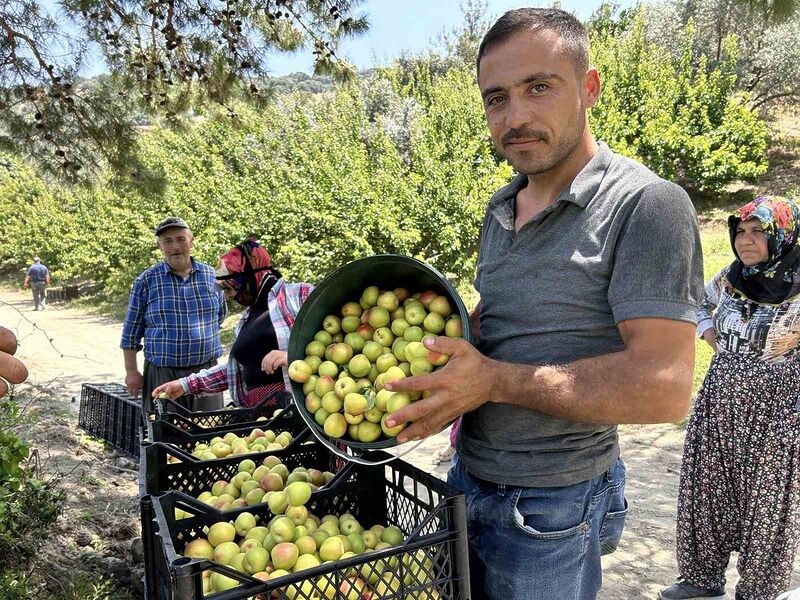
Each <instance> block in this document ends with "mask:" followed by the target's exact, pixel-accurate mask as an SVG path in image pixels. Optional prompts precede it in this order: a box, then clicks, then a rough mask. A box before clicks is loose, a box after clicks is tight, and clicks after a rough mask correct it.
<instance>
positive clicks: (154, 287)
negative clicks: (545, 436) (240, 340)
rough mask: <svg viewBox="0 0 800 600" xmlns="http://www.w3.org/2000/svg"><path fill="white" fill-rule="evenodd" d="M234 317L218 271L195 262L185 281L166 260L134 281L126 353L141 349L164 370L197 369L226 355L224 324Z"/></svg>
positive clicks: (125, 334)
mask: <svg viewBox="0 0 800 600" xmlns="http://www.w3.org/2000/svg"><path fill="white" fill-rule="evenodd" d="M227 314H228V309H227V306H226V304H225V295H224V294H223V293H222V292H221V291H220V290H219V289H218V288H217V287H216V280H215V279H214V270H213V269H212V268H211V267H210V266H208V265H206V264H203V263H201V262H196V261H195V260H194V259H192V270H191V272H190V273H189V276H188V277H187V278H186V279H184V278H183V277H181V276H180V275H178V274H177V273H174V272H173V271H172V269H170V268H169V265H167V263H166V262H161V263H159V264H157V265H155V266H153V267H150V268H149V269H147V270H146V271H144V272H143V273H142V274H141V275H139V277H137V278H136V281H135V282H134V283H133V289H132V290H131V295H130V299H129V300H128V313H127V314H126V315H125V325H124V326H123V328H122V342H121V343H120V348H122V349H123V350H141V349H142V338H144V357H145V359H146V360H148V361H150V362H151V363H152V364H154V365H158V366H161V367H191V366H193V365H199V364H202V363H205V362H208V361H210V360H215V359H217V358H219V357H220V356H222V344H221V342H220V338H219V326H220V325H221V324H222V321H223V320H224V319H225V316H226V315H227Z"/></svg>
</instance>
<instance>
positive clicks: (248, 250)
mask: <svg viewBox="0 0 800 600" xmlns="http://www.w3.org/2000/svg"><path fill="white" fill-rule="evenodd" d="M214 275H215V277H216V279H217V283H218V284H219V286H220V287H222V288H223V289H224V288H227V289H230V290H232V291H233V292H234V296H233V299H234V300H236V301H237V302H239V304H242V305H243V306H250V305H252V304H253V303H254V302H255V301H256V298H258V295H259V293H260V292H261V291H263V290H262V283H265V282H264V278H265V277H269V279H270V281H272V283H274V282H275V281H277V280H278V279H279V278H280V276H281V275H280V272H279V271H278V270H277V269H274V268H273V267H272V259H271V258H270V256H269V252H267V251H266V249H265V248H264V247H263V246H262V245H261V244H259V243H258V242H257V241H256V240H255V238H250V239H248V240H246V241H244V242H242V243H241V244H237V245H236V246H234V247H233V248H231V249H230V250H228V251H227V252H226V253H225V254H223V255H222V256H220V258H219V262H218V263H217V268H216V270H215V273H214ZM266 283H269V281H267V282H266ZM269 287H272V286H271V285H270V286H269Z"/></svg>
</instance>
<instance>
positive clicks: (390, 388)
mask: <svg viewBox="0 0 800 600" xmlns="http://www.w3.org/2000/svg"><path fill="white" fill-rule="evenodd" d="M383 387H384V388H386V389H387V390H389V391H390V392H391V391H392V389H393V388H394V386H393V385H392V384H391V383H384V384H383Z"/></svg>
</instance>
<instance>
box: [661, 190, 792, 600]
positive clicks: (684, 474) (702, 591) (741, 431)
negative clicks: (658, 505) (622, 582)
mask: <svg viewBox="0 0 800 600" xmlns="http://www.w3.org/2000/svg"><path fill="white" fill-rule="evenodd" d="M728 227H729V231H730V238H731V246H732V247H733V253H734V255H735V260H734V261H733V262H732V263H731V264H730V265H729V266H727V267H725V268H724V269H722V270H721V271H720V272H719V273H717V274H716V275H715V276H714V277H713V279H712V280H711V281H710V282H708V284H707V285H706V291H705V299H704V302H703V304H702V306H701V308H700V314H699V319H698V321H699V323H698V333H699V334H700V335H701V336H702V337H703V339H704V340H705V341H706V342H708V344H709V345H710V346H711V347H712V348H713V349H714V351H715V355H714V358H713V359H712V361H711V365H710V367H709V370H708V373H707V375H706V378H705V381H704V382H703V386H702V388H701V389H700V392H699V393H698V396H697V399H696V401H695V405H694V409H693V412H692V415H691V417H690V420H689V425H688V428H687V432H686V440H685V442H684V453H683V464H682V467H681V476H680V488H679V495H678V518H677V556H678V568H679V571H680V575H681V577H680V579H679V580H678V582H677V583H676V584H675V585H673V586H670V587H669V588H666V589H665V590H662V592H661V595H660V597H661V598H663V599H665V600H678V599H680V600H687V599H691V598H727V596H726V595H725V570H726V567H727V565H728V560H729V558H730V553H731V552H734V551H735V552H738V553H739V560H738V563H737V567H738V571H739V575H740V579H739V583H738V585H737V586H736V599H737V600H771V599H773V598H775V597H776V596H777V595H778V594H780V593H781V592H784V591H785V590H786V589H787V588H788V587H789V581H790V578H791V572H792V564H793V561H794V556H795V551H796V548H797V544H798V541H800V412H798V410H799V409H800V406H799V404H800V274H798V270H800V246H798V236H799V235H800V210H798V206H797V204H795V202H793V201H791V200H789V199H787V198H779V197H762V198H757V199H756V200H754V201H752V202H750V203H749V204H746V205H745V206H743V207H742V208H740V209H739V210H737V211H736V212H735V213H734V214H733V215H731V217H730V218H729V219H728Z"/></svg>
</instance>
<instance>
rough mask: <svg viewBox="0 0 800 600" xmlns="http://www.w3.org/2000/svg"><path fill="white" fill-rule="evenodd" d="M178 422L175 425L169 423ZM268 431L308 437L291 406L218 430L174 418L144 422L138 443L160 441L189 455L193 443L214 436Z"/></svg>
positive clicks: (305, 429) (304, 426) (300, 420)
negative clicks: (270, 414) (254, 430)
mask: <svg viewBox="0 0 800 600" xmlns="http://www.w3.org/2000/svg"><path fill="white" fill-rule="evenodd" d="M176 420H177V421H178V424H176V423H175V422H173V421H176ZM255 428H259V429H264V430H266V429H272V430H273V431H274V432H275V433H280V432H281V431H288V432H289V433H291V434H292V437H294V438H297V437H299V436H300V435H304V436H305V437H308V436H307V435H305V434H307V433H309V434H310V432H309V430H308V428H307V427H306V424H305V422H304V421H303V419H301V418H300V416H299V415H298V414H297V408H295V407H294V406H292V407H290V408H286V409H284V410H283V411H281V413H280V414H279V415H278V416H276V417H273V418H271V419H268V420H267V421H256V422H255V423H253V422H246V423H232V424H230V425H224V426H220V427H211V428H203V427H198V426H197V425H194V424H192V423H191V422H190V421H188V420H185V419H182V418H181V417H179V416H176V417H175V418H174V419H171V420H162V419H157V420H155V421H148V422H147V431H146V432H143V439H142V442H164V443H168V444H172V445H174V446H176V447H178V448H180V449H181V450H184V451H188V452H190V453H191V448H193V447H194V445H195V444H197V443H201V442H202V443H206V442H208V441H210V440H211V439H212V438H215V437H218V436H219V437H222V436H224V435H225V434H226V433H230V432H233V433H236V434H237V435H241V434H249V433H250V432H251V431H252V430H253V429H255Z"/></svg>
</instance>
